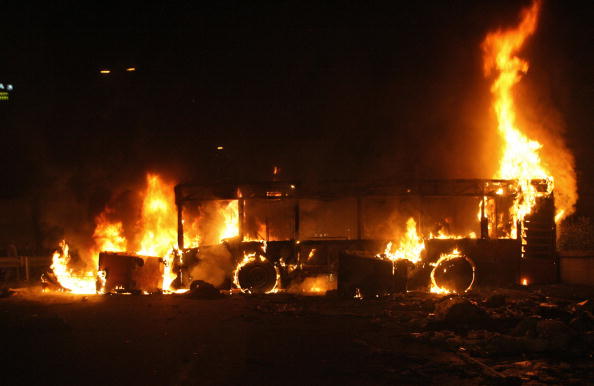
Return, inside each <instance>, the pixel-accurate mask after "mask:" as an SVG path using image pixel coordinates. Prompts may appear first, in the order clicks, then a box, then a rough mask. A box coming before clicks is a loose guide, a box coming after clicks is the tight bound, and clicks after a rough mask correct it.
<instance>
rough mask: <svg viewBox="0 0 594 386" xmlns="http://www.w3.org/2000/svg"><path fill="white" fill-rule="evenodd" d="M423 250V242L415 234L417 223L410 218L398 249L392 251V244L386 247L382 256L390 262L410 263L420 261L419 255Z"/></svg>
mask: <svg viewBox="0 0 594 386" xmlns="http://www.w3.org/2000/svg"><path fill="white" fill-rule="evenodd" d="M424 250H425V242H424V241H423V239H422V238H421V237H419V235H418V234H417V223H416V222H415V220H414V219H413V218H412V217H411V218H409V219H408V220H407V221H406V233H405V234H404V237H403V238H402V239H400V241H399V244H398V248H397V249H396V250H394V248H393V244H392V242H389V243H388V244H387V245H386V250H385V251H384V255H385V257H386V258H388V259H389V260H391V261H396V260H403V259H404V260H408V261H410V262H412V263H418V262H419V261H421V253H422V252H423V251H424Z"/></svg>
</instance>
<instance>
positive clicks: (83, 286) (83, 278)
mask: <svg viewBox="0 0 594 386" xmlns="http://www.w3.org/2000/svg"><path fill="white" fill-rule="evenodd" d="M59 246H60V249H58V250H57V251H55V252H54V254H53V256H52V265H51V267H50V268H51V270H52V271H53V273H54V275H55V276H56V278H57V279H58V282H59V283H60V285H61V286H62V287H63V288H64V289H66V290H68V291H70V292H72V293H75V294H81V295H88V294H94V293H96V292H97V283H96V273H95V272H94V271H89V272H84V273H83V274H78V273H77V272H75V271H74V270H73V269H72V268H70V267H69V265H70V261H71V258H70V248H69V247H68V244H67V243H66V241H65V240H62V241H61V242H60V244H59Z"/></svg>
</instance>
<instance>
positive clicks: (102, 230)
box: [93, 211, 128, 253]
mask: <svg viewBox="0 0 594 386" xmlns="http://www.w3.org/2000/svg"><path fill="white" fill-rule="evenodd" d="M106 212H107V211H106ZM106 212H103V213H101V214H100V215H99V216H97V218H96V219H95V223H96V226H95V232H94V233H93V240H94V241H95V245H96V246H97V251H109V252H124V251H125V250H126V246H127V244H128V241H127V240H126V238H125V237H124V236H123V233H124V228H123V225H122V223H121V222H119V221H118V222H114V223H111V222H109V220H108V219H107V216H106ZM97 253H98V252H97Z"/></svg>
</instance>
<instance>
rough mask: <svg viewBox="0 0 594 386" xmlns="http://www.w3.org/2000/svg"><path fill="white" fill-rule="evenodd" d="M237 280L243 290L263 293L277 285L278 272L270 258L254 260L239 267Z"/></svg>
mask: <svg viewBox="0 0 594 386" xmlns="http://www.w3.org/2000/svg"><path fill="white" fill-rule="evenodd" d="M237 280H238V282H239V287H240V288H241V289H242V290H243V291H246V292H250V293H253V294H254V293H255V294H263V293H267V292H270V291H272V290H273V289H274V287H275V286H276V282H277V272H276V269H275V268H274V265H272V263H270V262H269V261H268V260H254V261H250V262H248V263H247V264H245V265H243V266H241V267H240V268H239V272H237Z"/></svg>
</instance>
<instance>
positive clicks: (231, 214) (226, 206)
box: [219, 200, 239, 242]
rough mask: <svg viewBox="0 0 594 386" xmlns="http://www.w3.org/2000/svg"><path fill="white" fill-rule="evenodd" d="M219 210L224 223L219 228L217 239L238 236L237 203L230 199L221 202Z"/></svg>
mask: <svg viewBox="0 0 594 386" xmlns="http://www.w3.org/2000/svg"><path fill="white" fill-rule="evenodd" d="M219 212H220V213H221V214H222V215H223V218H224V225H223V228H222V229H221V233H220V237H219V240H220V242H222V241H223V240H224V239H229V238H232V237H236V236H239V203H238V201H237V200H231V201H227V202H223V203H221V205H220V207H219Z"/></svg>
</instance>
